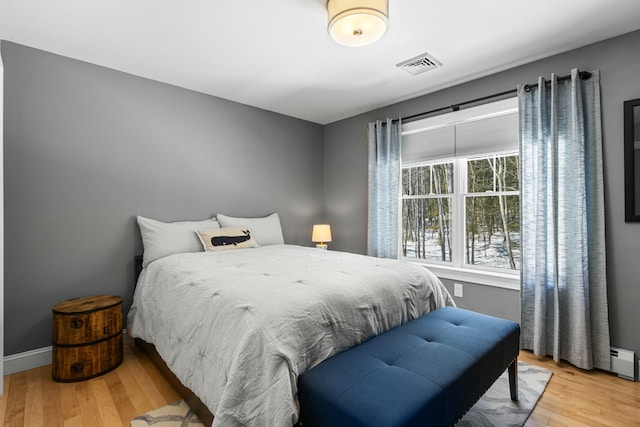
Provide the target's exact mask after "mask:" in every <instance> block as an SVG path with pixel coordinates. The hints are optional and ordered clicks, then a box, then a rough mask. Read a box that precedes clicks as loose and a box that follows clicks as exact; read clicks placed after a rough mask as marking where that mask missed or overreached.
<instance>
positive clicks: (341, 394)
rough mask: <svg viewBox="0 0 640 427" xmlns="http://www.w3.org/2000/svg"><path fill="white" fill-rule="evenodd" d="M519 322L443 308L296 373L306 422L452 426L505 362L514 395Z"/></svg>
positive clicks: (320, 426)
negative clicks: (303, 371)
mask: <svg viewBox="0 0 640 427" xmlns="http://www.w3.org/2000/svg"><path fill="white" fill-rule="evenodd" d="M519 336H520V326H519V325H518V324H517V323H514V322H511V321H508V320H504V319H499V318H496V317H491V316H486V315H483V314H479V313H474V312H471V311H467V310H463V309H459V308H455V307H444V308H440V309H437V310H435V311H432V312H430V313H427V314H426V315H424V316H422V317H420V318H418V319H415V320H412V321H410V322H408V323H406V324H404V325H402V326H399V327H397V328H395V329H392V330H389V331H387V332H384V333H382V334H380V335H378V336H375V337H373V338H370V339H369V340H367V341H365V342H363V343H361V344H359V345H357V346H355V347H352V348H350V349H348V350H345V351H343V352H342V353H339V354H337V355H335V356H333V357H331V358H329V359H327V360H325V361H324V362H322V363H320V364H319V365H317V366H316V367H314V368H312V369H310V370H309V371H307V372H305V373H304V374H302V375H301V376H300V377H299V380H298V399H299V402H300V410H301V419H302V423H303V424H302V425H303V426H304V427H316V426H317V427H329V426H340V427H349V426H368V427H374V426H386V427H400V426H450V425H453V424H455V422H456V421H458V420H459V419H460V418H461V417H462V416H463V415H464V414H465V413H466V412H467V411H468V410H469V409H470V408H471V407H472V406H473V405H474V404H475V403H476V401H477V400H478V399H480V397H482V395H483V394H484V393H485V392H486V391H487V390H488V389H489V387H491V385H492V384H493V383H494V382H495V380H496V379H497V378H498V377H499V376H500V375H501V374H502V373H503V372H504V370H505V369H506V368H507V367H508V368H509V380H510V386H511V398H512V399H513V400H517V382H516V381H517V372H516V366H517V356H518V351H519Z"/></svg>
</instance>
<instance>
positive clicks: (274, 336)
mask: <svg viewBox="0 0 640 427" xmlns="http://www.w3.org/2000/svg"><path fill="white" fill-rule="evenodd" d="M444 305H453V300H452V298H451V297H450V295H449V294H448V293H447V291H446V289H445V288H444V286H443V285H442V283H441V282H440V281H439V280H438V279H437V278H436V277H435V276H434V275H433V274H431V273H430V272H429V271H428V270H426V269H425V268H423V267H420V266H417V265H415V264H411V263H404V262H399V261H391V260H381V259H377V258H370V257H365V256H361V255H354V254H347V253H342V252H335V251H324V250H319V249H316V248H305V247H300V246H291V245H276V246H266V247H261V248H255V249H243V250H231V251H223V252H201V253H190V254H179V255H172V256H169V257H166V258H163V259H159V260H157V261H154V262H152V263H151V264H149V265H148V266H147V267H146V268H145V270H143V272H142V274H141V275H140V278H139V280H138V285H137V288H136V292H135V296H134V302H133V306H132V307H131V310H130V311H129V315H128V324H127V328H128V330H129V331H130V333H131V334H132V335H133V336H134V337H138V338H142V339H144V340H145V341H147V342H150V343H153V344H155V346H156V349H157V351H158V352H159V353H160V355H161V356H162V358H163V359H164V360H165V362H166V363H167V365H168V366H169V368H170V369H171V370H172V371H173V372H174V373H175V374H176V376H177V377H178V378H179V379H180V381H182V383H183V384H185V385H186V386H187V387H189V388H190V389H191V390H192V391H193V392H194V393H196V394H197V395H198V397H200V399H201V400H202V401H203V402H204V403H205V404H206V405H207V406H208V407H209V409H210V410H211V412H212V413H213V414H214V416H215V418H214V426H269V427H272V426H273V427H275V426H291V425H293V424H294V423H295V422H297V419H298V407H297V399H296V395H297V378H298V375H299V374H301V373H302V372H304V371H305V370H307V369H310V368H311V367H313V366H315V365H317V364H318V363H320V362H321V361H323V360H324V359H326V358H328V357H329V356H331V355H333V354H335V353H337V352H339V351H341V350H344V349H346V348H348V347H351V346H353V345H355V344H358V343H360V342H362V341H364V340H365V339H366V338H368V337H370V336H372V335H375V334H378V333H381V332H383V331H385V330H387V329H390V328H393V327H395V326H398V325H400V324H402V323H404V322H406V321H408V320H410V319H413V318H416V317H419V316H421V315H423V314H425V313H426V312H428V311H430V310H433V309H435V308H437V307H441V306H444Z"/></svg>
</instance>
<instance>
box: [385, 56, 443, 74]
mask: <svg viewBox="0 0 640 427" xmlns="http://www.w3.org/2000/svg"><path fill="white" fill-rule="evenodd" d="M396 67H398V68H402V69H403V70H405V71H406V72H407V73H409V74H411V75H412V76H417V75H418V74H420V73H424V72H425V71H429V70H433V69H434V68H439V67H442V62H440V61H438V60H437V59H436V58H434V57H433V56H431V55H429V54H428V53H423V54H422V55H418V56H415V57H413V58H411V59H407V60H406V61H402V62H401V63H399V64H396Z"/></svg>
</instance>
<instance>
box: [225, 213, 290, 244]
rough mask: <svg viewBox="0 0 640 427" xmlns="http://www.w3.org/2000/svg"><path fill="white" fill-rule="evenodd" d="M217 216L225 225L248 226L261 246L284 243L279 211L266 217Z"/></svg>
mask: <svg viewBox="0 0 640 427" xmlns="http://www.w3.org/2000/svg"><path fill="white" fill-rule="evenodd" d="M217 217H218V222H220V225H222V226H223V227H248V228H249V230H251V235H252V236H253V238H254V239H255V240H256V243H258V245H260V246H268V245H282V244H284V237H283V236H282V227H281V226H280V217H278V214H277V213H274V214H271V215H269V216H266V217H264V218H237V217H232V216H226V215H222V214H218V215H217Z"/></svg>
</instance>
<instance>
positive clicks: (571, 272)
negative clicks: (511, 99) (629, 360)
mask: <svg viewBox="0 0 640 427" xmlns="http://www.w3.org/2000/svg"><path fill="white" fill-rule="evenodd" d="M518 101H519V109H520V161H521V221H522V225H521V233H522V236H521V242H522V248H521V251H522V270H521V275H522V289H521V316H522V319H521V328H522V333H521V345H522V348H524V349H530V350H533V352H534V354H536V355H541V356H546V355H552V356H553V358H554V360H556V361H559V360H560V359H563V360H567V361H569V362H570V363H572V364H574V365H575V366H578V367H580V368H583V369H592V368H594V367H597V368H601V369H609V368H610V340H609V321H608V303H607V279H606V254H605V220H604V187H603V165H602V130H601V112H600V76H599V72H598V71H594V72H592V77H591V78H590V79H588V80H581V79H580V77H579V75H578V70H577V69H574V70H572V71H571V79H568V80H563V81H558V79H557V76H555V75H553V74H552V75H551V80H550V81H545V80H544V79H543V78H540V79H539V81H538V84H537V86H534V87H532V88H531V89H530V90H529V91H527V90H525V87H524V86H519V87H518Z"/></svg>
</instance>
